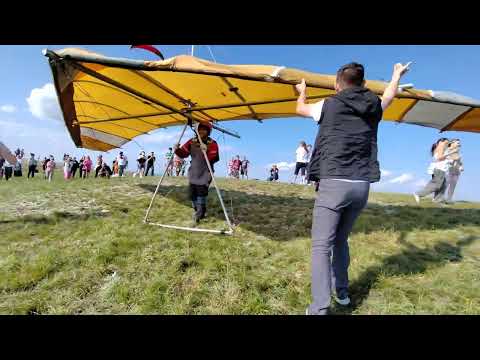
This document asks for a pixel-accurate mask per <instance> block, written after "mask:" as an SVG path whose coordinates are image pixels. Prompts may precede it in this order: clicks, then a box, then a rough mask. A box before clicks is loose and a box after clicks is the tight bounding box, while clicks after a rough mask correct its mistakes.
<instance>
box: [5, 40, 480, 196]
mask: <svg viewBox="0 0 480 360" xmlns="http://www.w3.org/2000/svg"><path fill="white" fill-rule="evenodd" d="M67 46H68V47H69V46H73V47H82V48H87V49H90V50H92V51H96V52H99V53H102V54H104V55H108V56H118V57H129V58H135V59H155V55H153V54H150V53H148V52H145V51H142V50H130V49H129V46H128V45H125V46H118V45H112V46H98V45H96V46H89V45H47V44H46V45H43V46H0V79H2V81H1V82H0V94H1V98H0V141H2V142H3V143H5V144H6V145H7V146H8V147H10V148H11V149H13V148H16V147H23V148H24V149H25V151H26V152H34V153H35V154H37V155H40V156H45V155H48V154H53V155H54V156H55V157H56V158H61V156H62V155H63V153H64V152H66V153H70V154H72V155H76V156H81V155H83V154H90V155H93V156H96V154H95V153H94V152H92V151H87V150H84V149H77V148H75V146H74V145H73V142H72V141H71V139H70V137H69V135H68V133H67V131H66V129H65V127H64V125H63V122H62V119H61V117H60V115H59V110H58V105H57V103H56V99H55V98H54V96H52V92H51V85H48V84H51V83H52V76H51V73H50V69H49V66H48V63H47V60H46V58H45V57H43V55H42V53H41V50H42V49H43V48H50V49H59V48H64V47H67ZM156 46H157V47H158V48H159V49H160V50H161V51H162V52H163V54H164V55H165V56H166V57H171V56H175V55H179V54H187V53H188V54H189V53H190V51H191V46H190V45H179V46H173V45H156ZM211 49H212V51H213V54H214V56H215V58H216V60H217V61H218V62H220V63H226V64H271V65H281V66H287V67H295V68H299V69H304V70H308V71H314V72H319V73H335V71H336V70H337V69H338V67H339V66H340V65H343V64H344V63H347V62H350V61H357V62H360V63H363V64H364V65H365V67H366V77H367V78H368V79H372V80H381V79H383V80H387V81H388V80H389V79H390V76H391V72H392V68H393V64H394V63H395V62H407V61H414V64H413V65H412V68H411V71H410V72H409V73H408V74H407V75H406V76H405V78H404V79H402V83H413V84H414V85H415V87H417V88H423V89H433V90H444V91H454V92H458V93H460V94H463V95H466V96H469V97H472V98H476V99H480V89H479V87H478V80H480V76H479V75H478V72H477V71H476V69H477V68H478V64H479V63H480V46H398V45H396V46H384V45H382V46H380V45H377V46H372V45H365V46H344V45H342V46H303V45H302V46H293V45H284V46H269V45H266V46H260V45H255V46H230V45H228V46H227V45H212V46H211ZM195 56H198V57H202V58H206V59H209V60H211V56H210V53H209V51H208V48H207V47H206V46H196V48H195ZM223 124H224V125H223V126H224V127H226V128H229V129H232V130H236V131H237V132H239V133H240V135H241V136H242V138H241V139H240V140H238V139H235V138H232V137H229V136H226V137H223V136H222V135H221V134H220V133H218V132H214V136H213V137H214V138H216V139H217V140H218V142H219V145H220V148H221V162H220V164H218V165H217V167H216V169H217V173H218V175H219V176H224V175H225V172H226V170H225V167H226V166H225V165H226V161H227V160H228V158H230V157H232V156H234V155H237V154H239V155H241V156H243V155H246V156H247V157H248V158H249V159H250V160H251V163H252V169H251V177H254V178H258V179H262V180H263V179H265V178H266V177H267V167H268V166H269V165H270V164H272V163H284V164H292V163H293V162H294V161H295V149H296V147H297V145H298V142H299V141H301V140H305V141H306V142H307V143H313V141H314V139H315V135H316V132H317V130H318V129H317V126H316V125H315V123H314V122H313V121H312V120H310V119H304V118H289V119H276V120H267V121H264V123H263V124H260V123H258V122H256V121H232V122H228V123H223ZM178 131H179V129H176V128H172V129H168V130H165V129H162V130H158V131H156V132H154V133H153V134H152V135H144V136H141V137H138V138H136V139H135V140H136V141H135V142H131V143H129V144H128V145H126V146H125V147H124V150H125V151H126V153H127V155H129V158H130V160H132V161H130V164H131V166H132V167H133V165H134V161H133V160H134V158H135V157H136V155H137V154H138V152H139V151H140V150H141V148H143V149H145V150H146V151H155V152H156V153H157V154H161V153H163V152H165V150H166V149H167V148H168V146H171V144H173V142H174V141H175V135H176V134H177V133H178ZM444 135H445V136H447V137H455V138H459V139H461V141H462V144H463V147H462V151H463V158H464V163H465V172H464V173H463V175H462V177H461V178H460V181H459V184H458V185H457V191H456V197H457V199H463V200H480V190H478V188H477V187H476V184H477V181H478V179H479V178H480V177H479V176H480V169H479V168H478V166H476V164H477V163H478V160H477V158H476V156H477V155H476V154H477V153H478V145H477V144H478V140H479V137H480V134H473V133H463V132H447V133H444ZM439 136H440V135H439V133H438V131H437V130H435V129H429V128H422V127H420V126H413V125H397V124H392V123H390V122H383V123H382V124H381V126H380V130H379V160H380V165H381V168H382V169H384V170H386V171H385V172H384V175H385V176H383V179H382V181H381V182H380V183H378V184H375V185H374V187H373V189H374V190H378V191H394V192H412V191H414V190H416V189H417V188H418V187H419V186H421V184H422V183H425V182H426V181H427V180H428V178H429V176H428V175H427V173H426V169H427V167H428V163H429V161H430V155H429V147H430V145H431V144H432V143H433V142H434V141H435V140H436V139H437V138H438V137H439ZM116 154H117V152H116V151H114V152H110V153H109V154H107V155H106V158H107V159H109V160H110V159H113V157H114V156H115V155H116ZM158 165H160V163H159V164H158ZM159 170H160V169H159V168H157V169H156V171H157V173H158V172H159ZM292 172H293V169H289V168H288V167H287V166H285V167H283V168H282V171H281V172H280V178H281V179H282V180H288V179H289V177H290V176H291V174H292Z"/></svg>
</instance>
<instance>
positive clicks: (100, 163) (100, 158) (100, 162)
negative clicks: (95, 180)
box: [95, 155, 103, 177]
mask: <svg viewBox="0 0 480 360" xmlns="http://www.w3.org/2000/svg"><path fill="white" fill-rule="evenodd" d="M102 166H103V156H102V155H98V156H97V163H96V165H95V177H98V172H99V171H100V170H101V169H102Z"/></svg>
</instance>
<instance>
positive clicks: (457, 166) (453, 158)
mask: <svg viewBox="0 0 480 360" xmlns="http://www.w3.org/2000/svg"><path fill="white" fill-rule="evenodd" d="M460 148H461V144H460V140H459V139H453V140H451V141H450V143H449V144H448V149H447V151H448V153H449V154H448V155H447V159H448V160H449V168H448V173H447V190H446V192H447V199H446V202H447V203H449V204H450V203H452V198H453V193H454V192H455V188H456V186H457V183H458V178H459V177H460V174H461V173H462V172H463V170H464V168H463V161H462V156H461V155H460Z"/></svg>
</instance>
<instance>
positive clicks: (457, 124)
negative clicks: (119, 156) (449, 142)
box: [44, 48, 480, 151]
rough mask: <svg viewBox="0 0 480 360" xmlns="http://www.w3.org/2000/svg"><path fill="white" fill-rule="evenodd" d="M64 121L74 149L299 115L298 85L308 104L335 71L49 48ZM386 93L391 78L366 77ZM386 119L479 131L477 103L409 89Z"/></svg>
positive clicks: (328, 91) (327, 89)
mask: <svg viewBox="0 0 480 360" xmlns="http://www.w3.org/2000/svg"><path fill="white" fill-rule="evenodd" d="M44 54H45V55H46V56H47V57H48V58H49V62H50V66H51V69H52V73H53V77H54V82H55V88H56V90H57V95H58V99H59V102H60V106H61V108H62V112H63V116H64V120H65V124H66V126H67V127H68V130H69V132H70V135H71V137H72V140H73V141H74V143H75V145H76V146H77V147H82V148H87V149H91V150H99V151H108V150H110V149H114V148H117V147H121V146H122V145H123V144H125V143H127V142H129V141H130V140H132V139H133V138H135V137H136V136H139V135H142V134H146V133H149V132H150V131H152V130H155V129H158V128H163V127H169V126H173V125H182V124H185V122H186V121H188V116H187V115H190V116H191V117H192V118H193V119H195V120H197V121H201V122H203V121H210V122H214V123H216V122H217V121H218V122H220V121H227V120H239V119H252V120H259V121H261V120H264V119H270V118H287V117H294V116H296V114H295V107H296V99H297V93H296V91H295V84H298V83H299V82H300V81H301V79H302V78H304V79H305V80H306V83H307V94H308V98H309V101H310V102H316V101H319V100H320V99H322V98H326V97H328V96H331V95H333V94H334V93H335V91H334V78H335V76H334V75H323V74H316V73H311V72H306V71H302V70H297V69H291V68H285V67H280V66H268V65H223V64H217V63H212V62H209V61H206V60H203V59H199V58H196V57H193V56H187V55H181V56H176V57H173V58H170V59H167V60H163V61H143V60H130V59H121V58H109V57H105V56H103V55H99V54H95V53H92V52H89V51H86V50H82V49H75V48H68V49H63V50H58V51H50V50H46V51H45V52H44ZM366 86H367V87H368V88H369V89H370V90H372V91H373V92H375V93H376V94H378V95H379V96H381V95H382V94H383V91H384V90H385V87H386V86H387V83H385V82H380V81H367V83H366ZM384 119H385V120H387V121H396V122H402V123H409V124H416V125H421V126H427V127H432V128H435V129H439V130H442V131H445V130H456V131H472V132H480V102H479V101H476V100H473V99H470V98H467V97H464V96H461V95H458V94H454V93H447V92H433V91H431V90H418V89H413V88H411V89H406V90H403V91H402V92H401V93H399V94H398V96H397V97H396V98H395V100H394V101H393V103H392V105H391V106H390V107H389V108H388V110H387V111H386V112H385V113H384Z"/></svg>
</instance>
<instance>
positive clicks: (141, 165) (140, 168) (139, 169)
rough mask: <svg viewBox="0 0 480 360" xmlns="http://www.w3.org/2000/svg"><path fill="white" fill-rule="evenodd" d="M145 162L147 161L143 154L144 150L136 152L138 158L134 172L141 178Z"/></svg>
mask: <svg viewBox="0 0 480 360" xmlns="http://www.w3.org/2000/svg"><path fill="white" fill-rule="evenodd" d="M146 162H147V158H146V156H145V151H141V152H140V154H138V158H137V173H136V174H137V175H138V176H139V177H141V178H142V177H143V174H144V173H145V163H146Z"/></svg>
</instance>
